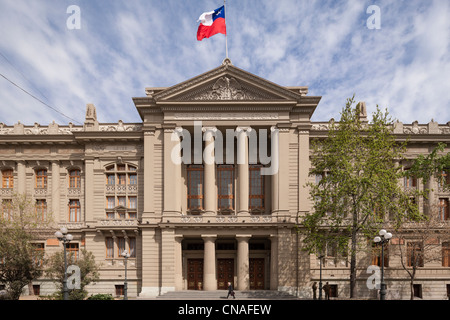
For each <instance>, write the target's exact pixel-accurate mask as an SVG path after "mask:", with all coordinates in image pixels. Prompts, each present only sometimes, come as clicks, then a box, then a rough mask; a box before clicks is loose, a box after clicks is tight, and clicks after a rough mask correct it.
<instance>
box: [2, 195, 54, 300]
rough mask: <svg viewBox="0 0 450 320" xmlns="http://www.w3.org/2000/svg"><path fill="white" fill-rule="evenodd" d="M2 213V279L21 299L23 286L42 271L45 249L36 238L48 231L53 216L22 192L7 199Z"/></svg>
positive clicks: (10, 294) (13, 295)
mask: <svg viewBox="0 0 450 320" xmlns="http://www.w3.org/2000/svg"><path fill="white" fill-rule="evenodd" d="M1 213H2V214H1V215H0V282H1V283H4V284H5V285H6V290H7V291H8V296H9V297H10V298H11V299H14V300H17V299H19V297H20V294H21V293H22V290H23V288H24V287H25V286H26V285H27V284H29V283H30V282H31V281H32V280H33V279H36V278H37V277H39V276H40V275H41V274H42V262H43V259H44V256H43V255H44V252H43V250H38V248H37V247H36V244H35V241H36V240H38V239H40V238H41V237H42V235H43V234H45V233H47V232H48V230H49V226H50V224H51V219H50V218H49V217H48V216H43V215H42V211H39V210H36V207H35V204H34V203H33V201H32V200H31V199H29V198H28V197H27V196H26V195H19V194H16V195H14V196H13V198H12V199H11V200H10V201H5V200H4V201H3V203H2V212H1Z"/></svg>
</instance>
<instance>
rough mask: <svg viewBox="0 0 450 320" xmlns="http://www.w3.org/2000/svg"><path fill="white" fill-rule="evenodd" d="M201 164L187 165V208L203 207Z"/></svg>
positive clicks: (199, 208) (198, 208) (200, 208)
mask: <svg viewBox="0 0 450 320" xmlns="http://www.w3.org/2000/svg"><path fill="white" fill-rule="evenodd" d="M203 173H204V172H203V166H202V165H190V166H188V167H187V189H188V195H187V197H188V209H189V210H202V209H203Z"/></svg>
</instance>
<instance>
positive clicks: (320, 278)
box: [319, 255, 324, 300]
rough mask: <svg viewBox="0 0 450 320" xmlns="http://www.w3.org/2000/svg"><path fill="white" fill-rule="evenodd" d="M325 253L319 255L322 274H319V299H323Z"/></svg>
mask: <svg viewBox="0 0 450 320" xmlns="http://www.w3.org/2000/svg"><path fill="white" fill-rule="evenodd" d="M323 258H324V256H323V255H321V256H319V261H320V274H319V300H322V259H323Z"/></svg>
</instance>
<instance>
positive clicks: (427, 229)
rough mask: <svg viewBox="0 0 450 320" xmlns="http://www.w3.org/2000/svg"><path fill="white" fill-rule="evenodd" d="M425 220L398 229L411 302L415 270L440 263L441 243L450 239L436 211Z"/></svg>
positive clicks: (400, 255) (406, 224) (398, 253)
mask: <svg viewBox="0 0 450 320" xmlns="http://www.w3.org/2000/svg"><path fill="white" fill-rule="evenodd" d="M433 211H434V212H433V213H434V214H432V215H431V216H429V217H427V219H426V220H423V221H418V222H409V223H405V224H404V225H403V226H402V227H401V228H399V230H398V232H399V235H400V236H399V237H398V248H397V252H396V255H398V256H399V257H400V261H401V265H402V268H403V269H404V270H405V271H406V273H407V274H408V277H409V284H410V291H411V300H413V299H414V281H415V278H416V273H417V270H418V269H419V268H421V267H424V266H425V265H426V264H427V263H431V262H440V261H441V259H442V247H441V246H442V243H445V242H446V241H448V240H449V239H450V237H449V235H448V229H447V228H446V225H445V223H443V222H442V221H440V219H439V218H437V215H436V210H433Z"/></svg>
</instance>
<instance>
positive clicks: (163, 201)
mask: <svg viewBox="0 0 450 320" xmlns="http://www.w3.org/2000/svg"><path fill="white" fill-rule="evenodd" d="M320 99H321V97H316V96H308V88H307V87H303V86H293V87H283V86H279V85H277V84H275V83H272V82H270V81H268V80H265V79H262V78H260V77H258V76H255V75H253V74H251V73H249V72H246V71H244V70H241V69H239V68H237V67H235V66H234V65H233V64H232V63H231V61H230V60H229V59H225V60H224V62H223V63H222V65H220V66H219V67H217V68H215V69H213V70H211V71H208V72H206V73H204V74H201V75H199V76H196V77H194V78H192V79H189V80H187V81H185V82H182V83H179V84H176V85H174V86H172V87H168V88H160V87H158V88H146V89H145V96H143V97H137V98H133V101H134V104H135V106H136V108H137V111H138V112H139V115H140V116H141V118H142V122H140V123H123V122H122V121H119V122H118V123H99V122H98V121H97V116H96V109H95V106H93V105H87V110H86V119H85V122H84V124H83V125H73V124H69V125H59V124H56V123H54V122H53V123H50V124H49V125H48V126H41V125H39V124H37V123H35V124H34V126H29V125H24V124H22V123H16V124H14V125H6V124H3V123H1V124H0V169H1V173H2V188H1V189H0V197H1V201H2V204H5V203H8V201H11V199H12V197H13V194H14V193H26V194H28V195H29V196H30V197H32V199H34V201H36V205H37V207H38V208H39V210H42V211H43V212H45V214H48V215H52V216H53V219H54V221H55V224H56V227H62V226H65V227H67V228H68V230H69V232H70V233H71V234H72V235H73V236H74V240H73V241H72V242H71V243H70V244H69V246H68V249H69V250H71V251H73V252H75V253H77V252H78V251H79V250H80V249H82V248H85V249H87V250H89V251H92V252H93V253H94V255H95V257H96V260H97V262H98V264H100V265H101V279H100V281H99V282H97V283H96V284H95V285H91V286H90V287H89V290H90V292H91V293H112V294H114V295H120V294H122V290H123V284H124V258H123V257H122V256H121V255H120V253H121V252H122V251H123V250H125V249H126V250H128V251H129V252H130V254H131V257H130V258H129V259H128V283H129V284H128V294H129V295H130V296H141V297H154V296H158V295H161V294H164V293H165V292H168V291H175V290H218V289H226V287H227V282H232V283H234V286H235V288H236V289H237V290H280V291H288V292H291V293H293V294H297V295H298V296H300V297H304V298H311V297H312V290H311V286H312V283H313V282H314V281H316V282H318V281H319V260H318V259H317V257H316V256H315V255H310V254H308V253H306V252H304V251H302V250H301V248H302V236H301V234H299V233H298V232H297V225H298V221H299V217H301V216H302V215H303V214H304V213H305V212H308V211H309V210H310V209H311V207H312V206H311V201H310V199H309V193H308V190H307V189H306V188H305V184H306V183H307V182H308V181H314V177H310V176H309V170H310V160H309V157H310V141H311V139H313V138H317V137H325V136H326V135H327V131H328V124H329V123H328V122H312V121H311V120H310V119H311V116H312V114H313V112H314V110H315V109H316V107H317V106H318V104H319V101H320ZM362 116H363V117H365V116H366V115H365V114H363V115H362ZM395 135H396V136H397V137H398V139H405V138H406V137H409V139H410V144H409V145H410V148H409V149H408V154H409V155H410V156H411V157H414V156H415V155H417V154H420V153H427V152H429V151H430V150H431V149H432V147H433V146H434V144H435V143H436V142H438V141H442V142H447V143H448V142H450V123H446V124H438V123H436V122H434V121H431V122H430V123H428V124H418V123H417V122H414V123H413V124H402V123H401V122H397V123H396V126H395ZM212 150H214V152H212ZM264 170H265V171H264ZM263 172H264V173H263ZM311 179H312V180H311ZM433 183H436V182H433ZM435 190H436V191H435V192H434V193H433V197H432V200H429V201H437V202H439V203H440V204H441V205H442V212H443V216H442V220H443V223H444V227H446V228H448V226H449V224H448V221H450V220H449V219H450V218H449V214H448V207H449V206H448V202H449V198H450V194H449V193H445V192H441V191H440V189H439V188H436V189H435ZM38 245H39V246H40V248H42V249H43V250H44V251H45V253H48V254H51V253H53V252H55V251H58V250H62V245H61V244H60V243H59V241H58V240H57V239H56V238H55V237H54V235H53V234H52V233H49V235H48V238H46V239H42V241H41V242H40V243H39V244H38ZM449 250H450V247H447V244H445V243H442V262H441V263H438V262H437V263H434V264H431V265H427V266H424V267H423V268H422V269H423V270H421V271H420V273H419V274H418V276H417V280H416V281H417V283H418V284H420V285H421V288H420V290H421V292H420V294H421V295H422V296H423V298H433V299H434V298H436V299H443V298H446V295H447V292H449V290H450V258H449V254H450V251H449ZM332 251H333V250H329V252H328V253H327V256H326V257H325V259H324V263H323V265H322V267H323V271H322V279H323V282H324V283H325V282H326V281H328V282H329V284H330V285H332V288H333V295H334V296H339V297H346V296H348V277H349V265H348V263H347V262H346V261H344V260H342V259H341V260H340V259H337V258H336V257H334V256H333V252H332ZM371 259H372V258H371V257H368V259H367V264H366V265H364V266H361V268H360V269H361V272H359V273H358V280H360V281H359V282H358V287H357V290H358V292H359V296H365V297H372V298H373V297H376V295H377V293H376V290H372V291H371V290H369V289H368V288H367V286H366V280H367V278H368V276H369V274H366V273H365V270H366V268H367V266H369V265H370V264H371V262H370V261H372V260H371ZM394 260H395V259H394V258H392V261H393V262H392V263H391V265H390V267H393V266H394V265H395V263H394ZM399 274H400V271H398V272H397V273H396V274H395V276H394V275H393V276H392V279H390V278H389V270H388V271H386V277H387V283H388V286H389V293H390V294H391V296H392V297H395V298H408V297H409V284H408V281H407V278H405V277H403V278H402V279H403V280H402V281H400V280H399V279H400V278H401V276H399ZM399 277H400V278H399ZM33 290H34V291H35V293H40V294H48V293H51V292H52V291H53V290H54V287H53V284H52V283H51V282H50V281H49V280H48V279H45V278H42V279H36V280H35V281H34V282H33Z"/></svg>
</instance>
